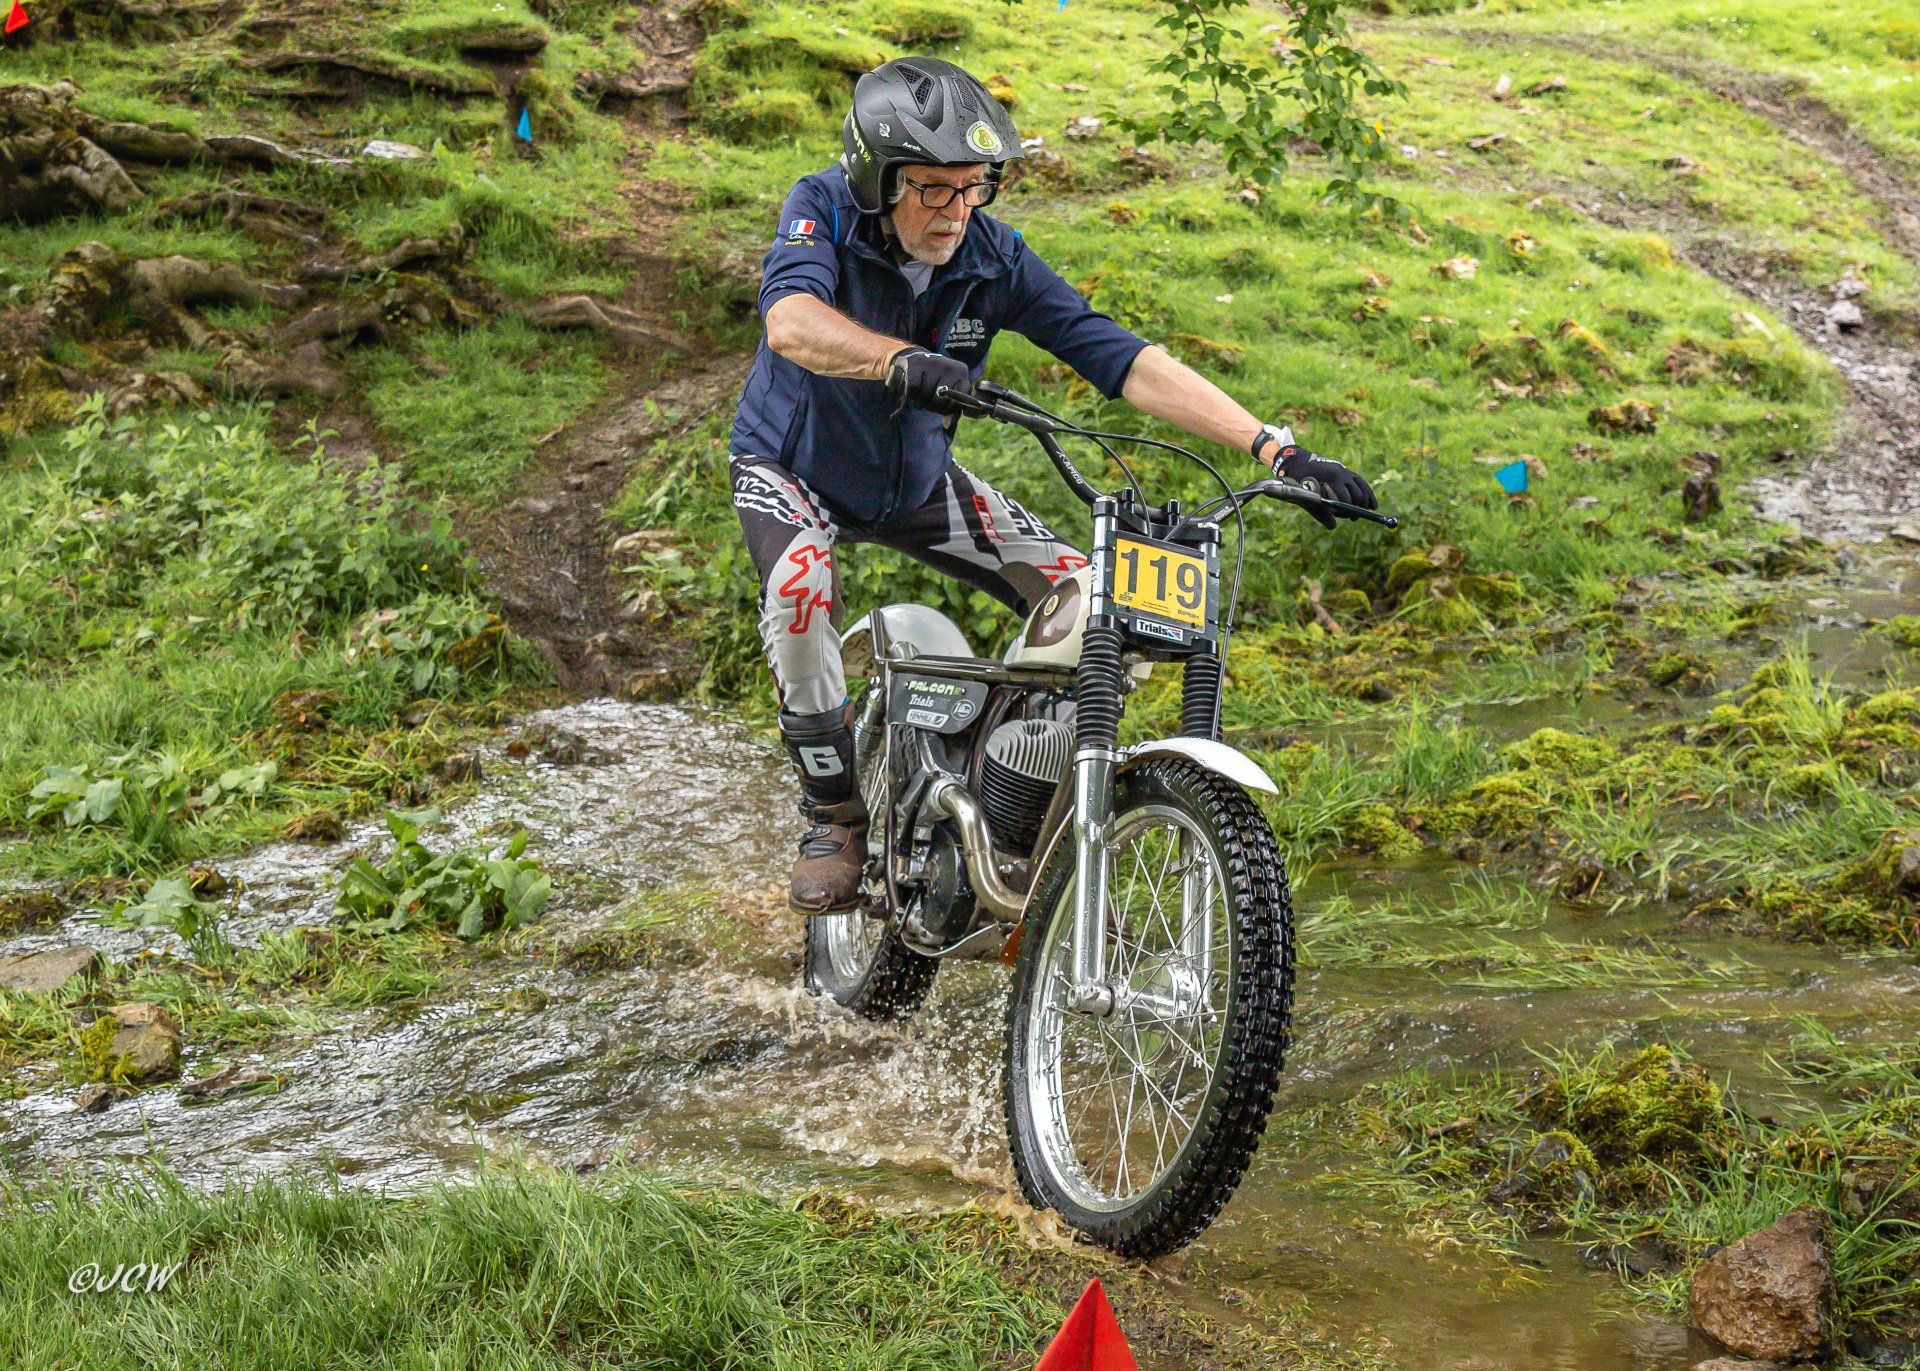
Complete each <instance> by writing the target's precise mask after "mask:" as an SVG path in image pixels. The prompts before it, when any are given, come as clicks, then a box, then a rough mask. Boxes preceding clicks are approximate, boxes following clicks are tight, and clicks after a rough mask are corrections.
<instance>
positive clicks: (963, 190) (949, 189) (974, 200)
mask: <svg viewBox="0 0 1920 1371" xmlns="http://www.w3.org/2000/svg"><path fill="white" fill-rule="evenodd" d="M900 182H901V184H902V185H908V186H912V187H913V188H914V189H915V190H917V191H919V192H920V203H921V204H923V205H925V206H926V207H927V208H928V209H945V208H946V207H947V206H948V205H951V204H952V203H953V197H954V196H956V195H964V196H965V197H966V202H967V204H968V205H970V206H972V207H973V208H974V209H979V208H980V207H981V206H982V205H990V204H992V203H993V197H994V196H996V195H998V194H999V193H1000V183H999V182H998V181H972V182H969V183H968V184H967V185H964V186H943V185H939V184H934V185H922V184H921V183H920V182H918V181H916V180H914V179H913V178H912V177H910V176H902V177H901V178H900Z"/></svg>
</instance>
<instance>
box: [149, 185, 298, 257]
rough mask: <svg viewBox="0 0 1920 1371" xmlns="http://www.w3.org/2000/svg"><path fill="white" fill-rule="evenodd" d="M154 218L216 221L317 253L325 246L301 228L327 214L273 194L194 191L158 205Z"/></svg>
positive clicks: (158, 219)
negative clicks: (212, 219)
mask: <svg viewBox="0 0 1920 1371" xmlns="http://www.w3.org/2000/svg"><path fill="white" fill-rule="evenodd" d="M153 217H154V220H155V221H156V222H164V221H166V220H168V219H208V218H217V219H219V220H220V222H222V223H224V224H231V225H233V226H234V227H235V228H237V229H239V230H241V231H242V232H243V233H249V234H251V235H253V236H254V237H255V238H265V239H269V240H275V241H280V242H287V243H296V244H298V245H299V246H301V247H305V248H312V249H316V250H318V249H323V248H325V246H326V243H325V241H324V240H323V239H321V238H320V237H319V235H317V234H315V233H312V232H309V231H308V229H307V228H302V227H300V225H303V224H304V225H309V226H312V225H317V224H319V223H320V222H321V221H322V220H324V219H325V218H326V211H325V210H324V209H322V208H320V206H318V205H310V204H307V203H306V202H305V201H303V200H285V199H282V198H280V197H279V196H276V195H257V194H255V193H253V192H252V191H244V190H230V189H222V190H202V191H195V192H194V193H192V194H191V195H182V196H178V197H176V198H174V199H172V200H169V201H167V202H166V203H165V204H163V205H160V206H158V207H157V208H156V209H155V210H154V212H153Z"/></svg>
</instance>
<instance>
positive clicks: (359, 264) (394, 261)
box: [300, 224, 466, 281]
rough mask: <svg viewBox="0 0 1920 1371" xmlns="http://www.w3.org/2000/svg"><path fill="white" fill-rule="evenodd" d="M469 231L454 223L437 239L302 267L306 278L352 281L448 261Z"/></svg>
mask: <svg viewBox="0 0 1920 1371" xmlns="http://www.w3.org/2000/svg"><path fill="white" fill-rule="evenodd" d="M465 239H466V234H465V232H464V231H463V230H462V229H461V227H460V225H458V224H455V225H453V226H452V227H451V228H449V229H448V230H447V231H446V233H444V234H442V235H441V236H440V237H438V238H407V239H403V240H402V241H401V242H399V243H397V244H395V245H394V246H393V247H390V248H388V249H387V250H386V251H385V252H381V253H375V254H374V255H373V256H371V257H361V258H358V259H356V260H354V261H351V262H311V263H308V264H307V265H306V266H303V267H302V268H301V269H300V276H301V279H303V280H307V281H351V280H355V279H359V278H364V277H370V276H378V275H379V274H380V273H381V272H384V271H398V270H400V269H401V268H402V267H418V266H421V265H423V264H425V263H428V262H438V261H445V260H449V259H451V258H453V257H456V256H457V255H458V254H459V251H460V248H461V245H462V244H463V243H464V242H465Z"/></svg>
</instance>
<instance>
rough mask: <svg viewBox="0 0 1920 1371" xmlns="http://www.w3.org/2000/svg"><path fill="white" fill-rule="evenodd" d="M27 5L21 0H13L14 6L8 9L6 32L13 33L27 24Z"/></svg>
mask: <svg viewBox="0 0 1920 1371" xmlns="http://www.w3.org/2000/svg"><path fill="white" fill-rule="evenodd" d="M27 23H28V20H27V7H26V6H25V5H23V4H21V3H20V0H13V8H12V9H10V10H8V11H7V23H6V32H8V33H12V32H14V31H15V30H17V29H24V28H25V27H26V26H27Z"/></svg>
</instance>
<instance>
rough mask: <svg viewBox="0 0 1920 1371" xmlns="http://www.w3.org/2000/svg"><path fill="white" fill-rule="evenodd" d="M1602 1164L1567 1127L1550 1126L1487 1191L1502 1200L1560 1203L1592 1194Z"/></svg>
mask: <svg viewBox="0 0 1920 1371" xmlns="http://www.w3.org/2000/svg"><path fill="white" fill-rule="evenodd" d="M1599 1175H1600V1166H1599V1164H1598V1163H1597V1162H1596V1161H1595V1160H1594V1156H1593V1153H1592V1151H1590V1150H1589V1149H1588V1147H1587V1145H1586V1144H1585V1143H1583V1142H1581V1141H1580V1139H1578V1138H1576V1137H1575V1136H1574V1135H1573V1134H1571V1133H1569V1132H1567V1131H1566V1130H1565V1129H1564V1128H1555V1129H1550V1130H1548V1131H1547V1132H1545V1133H1542V1134H1541V1135H1540V1136H1539V1137H1538V1138H1536V1139H1535V1140H1534V1143H1533V1146H1532V1147H1530V1148H1528V1149H1527V1153H1526V1156H1525V1157H1524V1158H1522V1159H1521V1160H1520V1162H1519V1164H1518V1165H1516V1166H1515V1167H1514V1168H1513V1169H1512V1170H1511V1171H1510V1172H1508V1174H1507V1175H1506V1177H1505V1178H1504V1179H1502V1180H1500V1181H1499V1182H1497V1183H1496V1184H1494V1185H1493V1186H1492V1187H1491V1188H1490V1189H1489V1190H1488V1191H1487V1198H1488V1199H1490V1200H1493V1201H1495V1202H1496V1203H1502V1204H1514V1203H1522V1202H1524V1203H1527V1204H1545V1205H1549V1206H1553V1207H1556V1208H1557V1207H1559V1206H1560V1205H1563V1204H1565V1203H1566V1202H1568V1201H1571V1200H1575V1199H1578V1198H1580V1197H1583V1196H1591V1195H1592V1194H1593V1193H1594V1191H1595V1189H1596V1188H1597V1186H1596V1183H1595V1178H1596V1177H1597V1176H1599Z"/></svg>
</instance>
